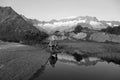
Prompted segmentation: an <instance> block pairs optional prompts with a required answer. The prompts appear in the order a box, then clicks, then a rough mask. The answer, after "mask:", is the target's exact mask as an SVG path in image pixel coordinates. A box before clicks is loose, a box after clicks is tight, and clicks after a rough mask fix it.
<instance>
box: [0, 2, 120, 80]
mask: <svg viewBox="0 0 120 80" xmlns="http://www.w3.org/2000/svg"><path fill="white" fill-rule="evenodd" d="M40 1H41V0H40ZM47 1H48V2H49V0H46V1H45V2H47ZM65 1H68V0H65ZM80 1H81V0H80ZM94 1H95V0H93V1H91V2H90V3H93V4H92V5H93V6H96V5H97V4H98V3H97V2H95V3H96V5H94ZM96 1H98V0H96ZM102 1H103V0H101V2H102ZM104 1H105V2H103V3H106V2H107V1H108V0H104ZM109 1H110V3H109V4H111V5H112V4H114V6H115V3H116V6H115V7H118V8H120V6H117V4H118V3H119V1H118V0H114V1H113V0H109ZM109 1H108V2H109ZM20 2H22V4H23V8H22V5H18V4H21V3H19V1H17V0H6V1H3V0H0V80H120V76H119V74H120V20H118V19H120V18H118V19H117V20H114V19H113V20H107V19H106V18H107V17H105V20H103V19H99V18H97V16H86V15H84V16H82V15H79V16H76V15H75V16H72V17H62V18H59V19H58V18H56V19H55V17H54V18H53V19H50V20H41V19H38V18H36V19H33V18H28V17H26V16H27V15H24V14H21V13H19V12H20V11H19V10H21V12H22V11H23V12H24V11H27V8H28V7H27V4H26V6H25V2H24V0H21V1H20ZM27 2H28V4H29V5H31V4H34V6H32V5H31V7H30V8H31V9H29V10H28V11H32V13H29V14H34V13H37V12H35V11H34V10H33V8H34V7H35V8H37V10H38V14H39V12H41V14H42V15H44V14H46V13H44V10H45V9H46V10H49V9H50V11H49V12H50V13H48V14H49V15H46V16H49V17H50V16H54V15H55V14H56V15H58V16H60V14H61V15H62V12H61V13H60V14H59V13H57V11H55V10H54V9H51V7H50V6H56V8H59V7H58V6H59V5H58V6H57V4H58V3H59V4H63V6H62V5H61V6H62V7H61V8H63V7H64V8H65V9H61V8H60V9H56V10H62V11H63V14H65V12H66V11H65V10H67V9H66V8H69V7H67V5H66V4H67V3H66V2H64V1H63V0H62V1H60V2H59V0H58V3H57V2H56V1H54V0H51V1H50V2H49V3H50V4H52V5H48V6H49V7H50V8H48V7H46V8H45V7H44V5H45V4H48V3H45V4H44V1H43V4H44V5H42V1H41V3H39V4H40V5H39V4H38V2H39V1H38V0H36V2H35V3H32V2H34V1H33V0H31V1H30V3H29V1H27ZM73 2H79V1H77V0H75V1H73ZM81 2H82V1H81ZM85 2H86V5H87V4H89V1H88V0H86V1H85ZM85 2H84V1H83V3H85ZM111 2H114V3H111ZM69 3H71V4H74V3H72V2H71V1H70V2H69ZM8 4H9V6H8ZM64 4H65V5H64ZM76 4H78V3H76ZM80 4H81V6H80V5H79V6H77V5H76V6H77V7H78V9H77V8H76V9H77V10H79V8H81V7H83V5H82V3H80ZM100 4H101V3H100ZM29 5H28V6H29ZM38 5H39V7H44V8H45V9H42V8H39V7H38ZM98 5H99V4H98ZM102 5H103V6H106V5H107V6H109V5H108V4H107V3H106V5H104V4H101V7H102ZM19 6H20V7H21V8H20V7H19ZM46 6H47V5H46ZM68 6H71V5H70V4H69V5H68ZM74 6H75V4H74ZM88 6H91V5H88ZM72 7H73V6H72ZM101 7H100V8H99V9H101ZM24 9H25V10H24ZM86 9H87V7H86ZM88 9H90V8H88ZM92 9H93V8H92ZM92 9H91V10H88V12H89V11H92ZM106 9H107V10H108V12H109V11H111V10H112V8H111V9H110V8H106ZM35 10H36V9H35ZM83 10H84V9H83ZM83 10H79V11H81V12H82V11H83ZM96 10H98V9H96ZM42 11H43V12H42ZM52 11H55V12H56V13H55V14H54V15H53V14H52V13H51V12H52ZM79 11H78V13H80V12H79ZM93 11H94V10H93ZM98 11H103V13H104V10H98ZM58 12H59V11H58ZM71 12H73V14H75V12H74V10H73V11H71ZM106 12H107V11H106ZM111 12H112V11H111ZM118 13H119V11H118ZM29 14H28V15H29ZM41 14H39V15H41ZM67 14H68V15H69V10H68V13H67ZM94 14H95V13H94ZM94 14H93V15H94ZM96 14H97V13H96ZM98 14H99V12H98ZM111 14H112V13H110V14H108V15H111ZM34 16H36V15H33V17H34ZM101 16H103V14H101ZM113 16H114V12H113ZM42 17H44V16H41V18H42ZM119 17H120V16H119ZM111 18H112V17H110V19H111ZM46 19H47V18H46ZM50 42H56V44H55V43H53V44H50ZM51 46H52V47H51ZM51 49H52V50H51Z"/></svg>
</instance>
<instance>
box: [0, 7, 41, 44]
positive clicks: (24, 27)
mask: <svg viewBox="0 0 120 80" xmlns="http://www.w3.org/2000/svg"><path fill="white" fill-rule="evenodd" d="M41 33H43V32H40V31H39V30H38V29H37V28H36V27H34V26H33V25H32V24H30V23H28V22H27V21H25V20H24V19H23V18H22V17H21V15H19V14H17V13H16V12H15V11H14V10H13V9H12V8H11V7H0V39H1V40H4V41H17V42H19V41H24V40H28V38H29V39H30V37H32V38H34V40H35V37H34V36H36V35H37V36H38V37H40V35H41ZM36 38H37V37H36ZM32 40H33V39H32Z"/></svg>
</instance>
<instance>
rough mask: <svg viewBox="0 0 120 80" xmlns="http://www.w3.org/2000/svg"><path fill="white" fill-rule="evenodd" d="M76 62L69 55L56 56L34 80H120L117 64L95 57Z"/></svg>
mask: <svg viewBox="0 0 120 80" xmlns="http://www.w3.org/2000/svg"><path fill="white" fill-rule="evenodd" d="M54 59H55V60H56V61H55V60H54ZM77 60H78V59H77ZM77 60H76V59H75V57H74V56H71V55H67V54H58V55H57V59H56V58H53V61H54V62H50V61H49V62H48V64H47V65H46V66H45V67H44V69H43V70H41V71H38V73H37V74H36V75H37V76H36V77H34V80H120V66H119V64H115V63H113V62H110V63H108V61H105V60H101V59H99V58H96V57H87V58H82V59H81V60H80V61H77ZM52 63H53V64H52Z"/></svg>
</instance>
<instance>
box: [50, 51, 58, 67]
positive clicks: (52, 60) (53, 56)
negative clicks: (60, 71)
mask: <svg viewBox="0 0 120 80" xmlns="http://www.w3.org/2000/svg"><path fill="white" fill-rule="evenodd" d="M57 60H58V57H57V53H52V54H51V55H50V58H49V63H50V65H51V66H52V67H55V64H56V62H57Z"/></svg>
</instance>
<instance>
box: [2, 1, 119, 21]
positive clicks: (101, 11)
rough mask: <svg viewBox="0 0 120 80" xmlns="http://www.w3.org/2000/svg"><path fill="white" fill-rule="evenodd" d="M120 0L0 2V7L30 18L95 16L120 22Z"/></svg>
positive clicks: (47, 18)
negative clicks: (9, 8) (10, 7)
mask: <svg viewBox="0 0 120 80" xmlns="http://www.w3.org/2000/svg"><path fill="white" fill-rule="evenodd" d="M119 4H120V0H0V6H1V5H2V6H12V7H13V8H14V9H15V10H16V11H17V12H18V13H20V14H23V15H25V16H27V17H30V18H37V19H40V20H50V19H53V18H57V19H60V18H63V17H69V16H86V15H89V16H96V17H98V19H105V20H120V15H119V14H120V5H119Z"/></svg>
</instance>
